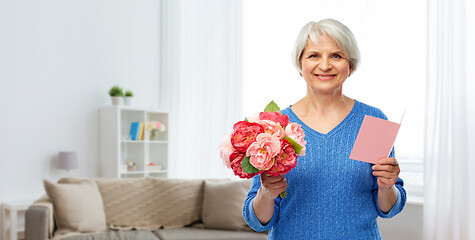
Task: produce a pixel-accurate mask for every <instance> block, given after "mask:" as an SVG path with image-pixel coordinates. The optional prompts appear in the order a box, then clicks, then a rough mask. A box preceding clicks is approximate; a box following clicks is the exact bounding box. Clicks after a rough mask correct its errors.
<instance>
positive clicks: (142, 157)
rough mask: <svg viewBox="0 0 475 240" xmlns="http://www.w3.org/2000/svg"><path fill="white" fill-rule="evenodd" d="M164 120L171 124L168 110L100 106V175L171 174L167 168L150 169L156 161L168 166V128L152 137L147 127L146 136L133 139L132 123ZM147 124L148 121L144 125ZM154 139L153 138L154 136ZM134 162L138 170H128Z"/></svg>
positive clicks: (166, 124)
mask: <svg viewBox="0 0 475 240" xmlns="http://www.w3.org/2000/svg"><path fill="white" fill-rule="evenodd" d="M133 122H142V123H144V124H146V123H149V122H161V123H163V124H164V125H165V126H166V127H168V112H166V111H162V110H153V109H148V108H143V107H135V106H107V107H104V108H101V110H100V134H99V135H100V154H101V155H100V159H101V161H100V169H101V172H100V176H101V177H112V178H141V177H148V176H151V175H153V176H157V177H158V176H159V177H165V178H166V177H168V172H167V171H166V170H150V169H147V168H146V166H147V164H150V163H154V164H158V165H159V166H161V169H168V143H169V141H168V133H169V132H168V131H166V130H165V132H160V133H158V134H157V135H156V136H155V138H151V136H152V134H151V132H150V131H147V130H145V131H143V137H142V138H143V139H145V140H130V138H128V136H129V133H130V127H131V123H133ZM144 127H146V125H144ZM151 139H153V140H151ZM127 164H129V165H130V164H134V165H135V169H137V171H130V172H128V171H126V167H125V168H124V166H125V165H127Z"/></svg>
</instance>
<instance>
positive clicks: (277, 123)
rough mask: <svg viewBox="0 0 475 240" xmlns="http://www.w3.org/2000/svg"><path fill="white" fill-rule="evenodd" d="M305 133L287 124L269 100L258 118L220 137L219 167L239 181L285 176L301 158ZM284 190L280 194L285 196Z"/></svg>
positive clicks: (241, 124) (240, 122) (293, 124)
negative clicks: (226, 170) (222, 166)
mask: <svg viewBox="0 0 475 240" xmlns="http://www.w3.org/2000/svg"><path fill="white" fill-rule="evenodd" d="M305 144H306V141H305V134H304V132H303V129H302V128H301V126H300V125H299V124H296V123H291V122H289V117H288V116H287V115H283V114H282V113H280V108H279V107H278V106H277V104H276V103H275V102H274V101H271V102H270V103H269V104H268V105H267V106H266V108H265V109H264V112H261V113H259V116H256V117H253V118H249V119H247V118H246V120H245V121H239V122H237V123H236V124H234V127H233V130H232V131H231V134H230V135H226V136H224V137H223V143H222V144H221V146H220V156H221V159H222V160H223V164H224V165H225V166H226V167H228V168H230V169H232V170H233V172H234V174H235V175H236V176H239V177H240V178H252V177H254V176H256V175H257V174H260V173H262V172H267V173H269V174H271V175H272V176H279V175H281V174H286V173H288V172H289V171H290V170H291V169H292V168H294V167H295V166H297V158H298V156H305ZM286 194H287V193H286V191H284V192H282V193H281V194H280V196H281V197H286Z"/></svg>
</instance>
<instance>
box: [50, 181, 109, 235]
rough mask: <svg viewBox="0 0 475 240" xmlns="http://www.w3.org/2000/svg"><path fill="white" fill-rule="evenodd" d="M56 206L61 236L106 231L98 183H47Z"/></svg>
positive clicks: (56, 216) (55, 212)
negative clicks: (69, 233)
mask: <svg viewBox="0 0 475 240" xmlns="http://www.w3.org/2000/svg"><path fill="white" fill-rule="evenodd" d="M43 184H44V187H45V190H46V193H47V194H48V196H49V198H50V199H51V201H52V202H53V206H54V216H55V219H56V223H57V227H58V231H57V232H58V233H62V232H71V231H72V232H97V231H105V230H106V217H105V214H104V206H103V203H102V198H101V194H100V193H99V190H98V189H97V185H96V183H95V181H94V180H88V181H83V182H80V183H74V184H73V183H72V184H57V183H53V182H50V181H48V180H44V181H43Z"/></svg>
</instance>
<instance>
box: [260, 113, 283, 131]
mask: <svg viewBox="0 0 475 240" xmlns="http://www.w3.org/2000/svg"><path fill="white" fill-rule="evenodd" d="M259 118H260V119H261V120H271V121H274V122H277V123H279V124H280V126H282V127H283V128H285V127H286V126H287V124H288V123H289V116H287V115H284V114H282V113H280V112H261V113H259Z"/></svg>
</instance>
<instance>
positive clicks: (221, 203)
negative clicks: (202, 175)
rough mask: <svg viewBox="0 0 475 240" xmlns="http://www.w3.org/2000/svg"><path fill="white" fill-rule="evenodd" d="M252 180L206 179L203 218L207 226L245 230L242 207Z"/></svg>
mask: <svg viewBox="0 0 475 240" xmlns="http://www.w3.org/2000/svg"><path fill="white" fill-rule="evenodd" d="M250 187H251V180H239V181H209V180H206V181H205V187H204V198H203V213H202V220H203V223H204V225H205V227H206V228H215V229H226V230H245V229H247V228H248V227H247V224H246V222H245V221H244V217H243V216H242V208H243V205H244V200H245V199H246V196H247V192H248V191H249V188H250Z"/></svg>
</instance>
